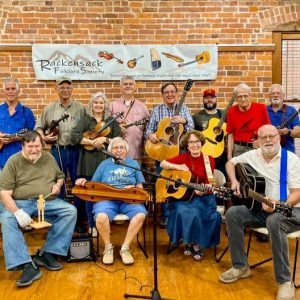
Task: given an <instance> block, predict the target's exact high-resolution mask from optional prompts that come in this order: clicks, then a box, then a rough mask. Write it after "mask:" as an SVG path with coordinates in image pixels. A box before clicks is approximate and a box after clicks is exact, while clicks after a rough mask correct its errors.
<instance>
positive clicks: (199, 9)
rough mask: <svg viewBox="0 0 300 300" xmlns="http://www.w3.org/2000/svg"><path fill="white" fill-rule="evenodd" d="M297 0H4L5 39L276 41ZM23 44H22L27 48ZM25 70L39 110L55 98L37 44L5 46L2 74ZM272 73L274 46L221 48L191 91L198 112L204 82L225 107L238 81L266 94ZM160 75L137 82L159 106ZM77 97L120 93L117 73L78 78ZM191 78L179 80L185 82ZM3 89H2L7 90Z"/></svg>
mask: <svg viewBox="0 0 300 300" xmlns="http://www.w3.org/2000/svg"><path fill="white" fill-rule="evenodd" d="M297 3H298V1H280V0H264V1H259V0H258V1H244V0H240V1H228V0H222V1H221V0H215V1H190V0H188V1H184V0H182V1H177V0H173V1H172V0H160V1H147V0H144V1H142V0H141V1H106V0H105V1H92V0H88V1H86V0H56V1H55V0H52V1H51V0H47V1H33V0H28V1H25V0H21V1H14V0H10V1H9V0H3V1H1V0H0V46H1V44H2V45H3V44H24V43H25V44H27V43H71V44H74V43H76V44H151V43H153V44H160V43H163V44H174V43H175V44H185V43H190V44H201V43H204V44H205V43H219V44H245V45H246V44H255V43H258V44H270V43H272V33H271V31H270V27H272V26H278V24H283V23H285V22H286V20H287V17H288V18H289V19H288V20H289V21H291V20H299V12H300V6H299V5H297ZM21 49H22V48H21ZM8 75H12V76H14V77H16V78H19V80H20V82H21V88H22V100H23V102H24V103H26V104H27V105H29V106H30V107H31V108H32V109H33V110H34V112H35V114H36V115H39V114H40V112H41V110H42V109H43V108H44V106H45V105H47V104H48V103H49V102H51V101H53V100H54V99H56V93H55V90H54V83H53V82H46V81H37V80H36V79H35V76H34V71H33V67H32V62H31V52H30V50H28V49H26V50H14V51H13V50H12V49H11V48H9V47H2V48H1V50H0V80H1V79H2V78H3V77H5V76H8ZM271 81H272V52H271V51H265V52H262V51H257V52H256V51H244V52H227V51H224V52H219V70H218V77H217V79H216V80H215V81H198V82H196V84H195V85H194V86H193V88H192V90H191V91H190V92H189V94H188V96H187V104H188V106H189V107H190V108H191V110H192V112H194V111H196V110H197V109H199V107H200V105H201V95H202V91H203V89H205V88H207V87H213V88H216V89H217V90H218V94H219V103H220V106H221V107H224V106H225V105H226V102H228V101H229V100H230V97H231V93H232V89H233V87H234V86H236V85H237V84H238V83H240V82H246V83H248V84H249V85H250V86H251V87H252V90H253V96H254V97H255V99H258V101H261V102H264V98H265V96H266V95H267V91H268V87H269V86H270V84H271ZM160 84H161V82H160V81H154V82H153V81H151V82H150V81H148V82H147V81H143V82H138V91H137V94H136V95H137V98H139V99H141V100H142V101H145V102H146V103H147V105H148V106H149V107H150V108H152V107H153V106H154V105H156V104H158V103H161V97H160V93H159V87H160ZM74 86H75V89H74V96H75V98H76V99H78V100H80V101H83V102H85V103H86V102H87V101H88V99H89V96H90V94H91V93H93V92H96V91H99V90H101V91H104V92H105V93H106V94H107V96H108V98H109V99H111V100H112V99H115V98H116V97H118V96H119V82H118V81H103V82H100V81H92V82H84V81H80V82H79V81H78V82H75V84H74ZM183 86H184V82H179V87H180V88H181V89H182V88H183ZM1 97H3V95H2V94H1Z"/></svg>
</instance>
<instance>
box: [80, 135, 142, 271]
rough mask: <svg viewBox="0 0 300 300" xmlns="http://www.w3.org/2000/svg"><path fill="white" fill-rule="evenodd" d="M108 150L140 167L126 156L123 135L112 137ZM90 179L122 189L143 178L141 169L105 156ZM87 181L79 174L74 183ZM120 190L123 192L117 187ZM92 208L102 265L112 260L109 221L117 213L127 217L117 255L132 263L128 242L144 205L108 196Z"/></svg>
mask: <svg viewBox="0 0 300 300" xmlns="http://www.w3.org/2000/svg"><path fill="white" fill-rule="evenodd" d="M107 150H108V151H109V152H111V153H112V154H113V155H114V156H115V157H117V158H118V160H119V161H120V162H122V161H123V162H124V163H125V164H126V165H130V166H133V167H135V168H139V164H138V163H137V162H136V161H135V160H133V159H132V158H130V157H127V153H128V150H129V146H128V144H127V142H126V141H125V140H124V139H122V138H120V137H116V138H114V139H112V140H111V142H110V144H109V146H108V149H107ZM92 181H96V182H102V183H106V184H109V185H112V186H114V187H116V188H125V189H130V188H132V187H138V188H143V185H142V183H143V182H145V180H144V177H143V175H142V173H141V172H140V171H137V170H134V169H131V168H129V167H126V166H122V165H121V164H118V162H116V161H115V160H114V159H113V158H108V159H106V160H104V161H103V162H102V163H100V165H99V166H98V168H97V170H96V172H95V174H94V176H93V178H92ZM86 182H87V180H86V179H85V178H79V179H77V180H76V183H75V184H76V185H82V186H84V185H85V183H86ZM120 193H122V192H121V191H120ZM93 212H94V218H95V220H96V226H97V229H98V231H99V233H100V236H101V238H102V240H103V242H104V245H105V249H104V253H103V259H102V261H103V263H104V264H105V265H111V264H113V262H114V257H113V246H112V244H111V241H110V221H112V220H113V219H114V217H115V216H116V215H117V214H124V215H127V216H128V217H129V218H130V223H129V226H128V230H127V234H126V236H125V240H124V242H123V245H122V247H121V251H120V255H121V258H122V261H123V263H124V264H125V265H132V264H133V263H134V258H133V257H132V254H131V252H130V249H129V245H130V243H131V241H132V240H133V238H134V237H135V236H136V235H137V233H138V232H139V230H140V229H141V227H142V226H143V222H144V220H145V217H146V214H147V211H146V209H145V206H144V205H142V204H130V203H126V202H124V201H119V200H107V201H100V202H97V203H95V204H94V209H93Z"/></svg>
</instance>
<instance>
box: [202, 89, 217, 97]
mask: <svg viewBox="0 0 300 300" xmlns="http://www.w3.org/2000/svg"><path fill="white" fill-rule="evenodd" d="M206 96H213V97H216V91H215V90H213V89H207V90H205V91H204V92H203V97H206Z"/></svg>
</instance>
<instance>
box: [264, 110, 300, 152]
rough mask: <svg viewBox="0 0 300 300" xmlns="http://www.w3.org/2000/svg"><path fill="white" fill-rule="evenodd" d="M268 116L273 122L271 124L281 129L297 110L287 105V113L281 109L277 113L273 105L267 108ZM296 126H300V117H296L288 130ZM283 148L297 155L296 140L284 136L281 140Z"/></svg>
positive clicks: (288, 126)
mask: <svg viewBox="0 0 300 300" xmlns="http://www.w3.org/2000/svg"><path fill="white" fill-rule="evenodd" d="M267 111H268V115H269V118H270V121H271V124H272V125H274V126H276V127H279V126H280V125H281V124H282V123H283V122H284V121H285V120H286V119H288V118H289V117H290V116H291V115H292V114H294V113H295V112H296V109H295V108H294V107H293V106H290V105H285V113H284V112H283V110H282V109H279V110H278V111H277V112H274V110H273V109H272V106H271V105H268V106H267ZM295 126H300V122H299V116H296V117H295V118H294V119H293V120H292V121H291V122H290V123H289V124H288V125H287V126H286V128H289V129H293V128H294V127H295ZM281 141H282V145H281V146H282V147H283V148H285V149H286V150H289V151H292V152H294V153H295V151H296V149H295V141H294V138H292V137H290V136H288V135H284V136H282V138H281Z"/></svg>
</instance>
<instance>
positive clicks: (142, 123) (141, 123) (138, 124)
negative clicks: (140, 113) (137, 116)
mask: <svg viewBox="0 0 300 300" xmlns="http://www.w3.org/2000/svg"><path fill="white" fill-rule="evenodd" d="M148 122H149V120H148V119H146V118H143V119H141V120H137V121H134V122H132V123H129V124H124V125H122V126H123V127H124V128H125V129H127V128H129V127H131V126H143V125H146V124H147V123H148Z"/></svg>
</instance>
